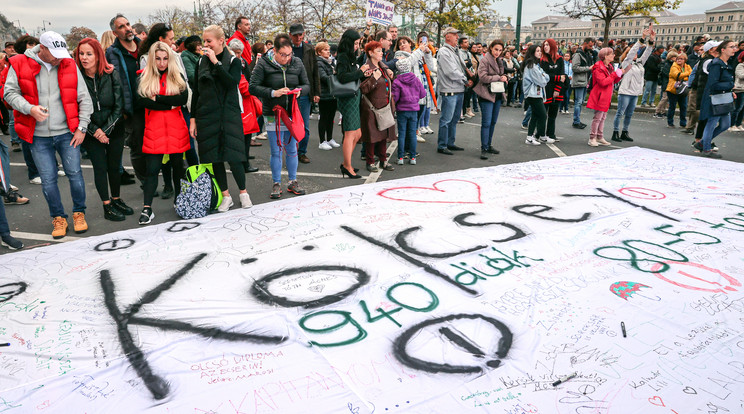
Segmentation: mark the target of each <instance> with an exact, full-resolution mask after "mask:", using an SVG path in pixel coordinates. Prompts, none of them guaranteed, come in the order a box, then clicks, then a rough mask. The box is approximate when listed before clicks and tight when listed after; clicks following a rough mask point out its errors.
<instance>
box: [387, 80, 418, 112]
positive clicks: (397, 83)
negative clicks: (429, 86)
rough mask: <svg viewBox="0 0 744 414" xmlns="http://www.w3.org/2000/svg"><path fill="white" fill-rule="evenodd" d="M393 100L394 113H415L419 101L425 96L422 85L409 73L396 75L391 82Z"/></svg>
mask: <svg viewBox="0 0 744 414" xmlns="http://www.w3.org/2000/svg"><path fill="white" fill-rule="evenodd" d="M391 92H392V94H393V100H394V101H395V110H396V111H400V112H402V111H416V112H418V110H419V100H421V98H423V97H425V96H426V90H424V85H422V84H421V81H420V80H419V78H417V77H416V75H414V74H413V73H411V72H408V73H403V74H401V75H398V77H396V78H395V80H394V81H393V89H392V91H391Z"/></svg>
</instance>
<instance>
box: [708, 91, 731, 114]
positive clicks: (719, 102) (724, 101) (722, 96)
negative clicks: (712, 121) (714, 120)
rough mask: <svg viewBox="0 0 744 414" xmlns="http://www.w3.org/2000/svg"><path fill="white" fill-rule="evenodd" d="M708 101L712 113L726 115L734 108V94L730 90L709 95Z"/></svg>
mask: <svg viewBox="0 0 744 414" xmlns="http://www.w3.org/2000/svg"><path fill="white" fill-rule="evenodd" d="M710 103H711V112H712V113H713V115H716V116H719V115H726V114H727V113H729V112H732V111H733V110H734V95H733V94H732V93H731V92H724V93H718V94H715V95H711V96H710Z"/></svg>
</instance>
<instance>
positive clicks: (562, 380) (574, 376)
mask: <svg viewBox="0 0 744 414" xmlns="http://www.w3.org/2000/svg"><path fill="white" fill-rule="evenodd" d="M577 374H578V373H576V372H574V373H573V374H571V375H566V376H565V377H563V378H561V379H559V380H558V381H556V382H554V383H553V386H554V387H557V386H558V385H560V384H561V383H563V382H566V381H568V380H570V379H571V378H576V375H577Z"/></svg>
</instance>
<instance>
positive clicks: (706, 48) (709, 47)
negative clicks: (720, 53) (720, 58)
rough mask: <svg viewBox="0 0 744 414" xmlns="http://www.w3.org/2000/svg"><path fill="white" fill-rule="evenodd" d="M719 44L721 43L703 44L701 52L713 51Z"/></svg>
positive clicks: (712, 41)
mask: <svg viewBox="0 0 744 414" xmlns="http://www.w3.org/2000/svg"><path fill="white" fill-rule="evenodd" d="M720 44H721V42H716V41H714V40H709V41H707V42H705V44H704V45H703V52H707V51H709V50H711V49H713V48H714V47H718V45H720Z"/></svg>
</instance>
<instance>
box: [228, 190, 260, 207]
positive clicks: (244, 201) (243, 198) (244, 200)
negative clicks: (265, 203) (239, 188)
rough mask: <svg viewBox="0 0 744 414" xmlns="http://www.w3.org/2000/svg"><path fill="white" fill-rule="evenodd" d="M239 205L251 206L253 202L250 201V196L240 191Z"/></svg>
mask: <svg viewBox="0 0 744 414" xmlns="http://www.w3.org/2000/svg"><path fill="white" fill-rule="evenodd" d="M223 202H224V201H223ZM240 206H241V207H242V208H249V207H253V202H252V201H251V196H249V195H248V193H240Z"/></svg>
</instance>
